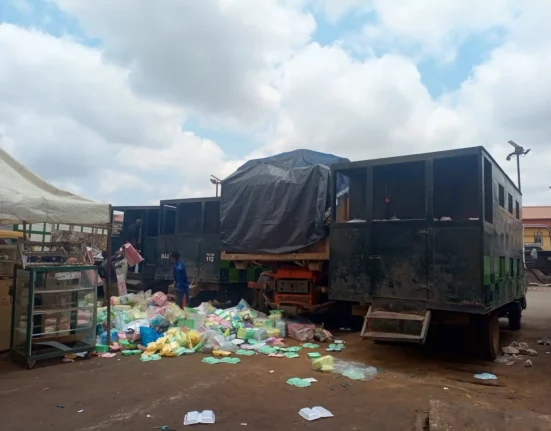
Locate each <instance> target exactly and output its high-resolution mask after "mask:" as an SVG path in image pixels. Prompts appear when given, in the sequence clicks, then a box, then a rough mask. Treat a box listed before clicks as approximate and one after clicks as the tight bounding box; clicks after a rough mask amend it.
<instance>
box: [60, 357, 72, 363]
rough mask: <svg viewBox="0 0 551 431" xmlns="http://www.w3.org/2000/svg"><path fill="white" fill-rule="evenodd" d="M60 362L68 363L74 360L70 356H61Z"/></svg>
mask: <svg viewBox="0 0 551 431" xmlns="http://www.w3.org/2000/svg"><path fill="white" fill-rule="evenodd" d="M61 362H63V363H65V364H70V363H71V362H75V360H74V359H72V358H63V359H62V360H61Z"/></svg>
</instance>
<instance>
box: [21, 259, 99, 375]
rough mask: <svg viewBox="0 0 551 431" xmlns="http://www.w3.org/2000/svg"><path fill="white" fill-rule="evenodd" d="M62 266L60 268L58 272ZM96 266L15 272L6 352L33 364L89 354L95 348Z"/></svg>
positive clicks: (33, 266) (30, 269)
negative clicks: (8, 346)
mask: <svg viewBox="0 0 551 431" xmlns="http://www.w3.org/2000/svg"><path fill="white" fill-rule="evenodd" d="M61 265H63V266H61ZM97 284H98V272H97V266H93V265H81V264H80V265H67V264H60V265H59V266H58V265H52V264H49V265H48V264H45V265H44V266H41V265H40V264H35V265H32V266H31V265H27V266H26V267H20V266H18V267H16V270H15V280H14V297H13V315H12V334H11V352H12V357H13V359H14V360H17V359H22V360H24V361H26V362H27V365H28V366H29V368H32V367H33V366H34V365H35V363H36V361H37V360H42V359H48V358H54V357H60V356H64V355H67V354H74V353H82V352H92V351H93V350H94V349H95V344H96V327H95V321H96V310H97Z"/></svg>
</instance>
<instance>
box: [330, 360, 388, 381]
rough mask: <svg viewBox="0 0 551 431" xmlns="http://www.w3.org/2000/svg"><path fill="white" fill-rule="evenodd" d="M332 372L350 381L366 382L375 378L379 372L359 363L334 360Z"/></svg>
mask: <svg viewBox="0 0 551 431" xmlns="http://www.w3.org/2000/svg"><path fill="white" fill-rule="evenodd" d="M333 372H334V373H336V374H340V375H342V376H344V377H348V378H349V379H352V380H362V381H364V382H367V381H368V380H371V379H373V378H375V376H377V374H378V372H379V370H378V369H377V368H375V367H371V366H369V365H364V364H361V363H359V362H347V361H343V360H342V359H334V365H333Z"/></svg>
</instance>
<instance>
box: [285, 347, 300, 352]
mask: <svg viewBox="0 0 551 431" xmlns="http://www.w3.org/2000/svg"><path fill="white" fill-rule="evenodd" d="M301 350H302V347H300V346H293V347H287V351H288V352H300V351H301Z"/></svg>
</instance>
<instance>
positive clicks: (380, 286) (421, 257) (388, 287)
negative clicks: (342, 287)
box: [371, 220, 431, 301]
mask: <svg viewBox="0 0 551 431" xmlns="http://www.w3.org/2000/svg"><path fill="white" fill-rule="evenodd" d="M430 234H431V233H430V232H429V231H428V230H427V223H426V221H425V220H399V221H388V222H387V221H384V222H383V221H381V222H374V223H373V225H372V236H371V238H372V244H371V256H372V257H377V258H378V259H379V265H377V266H374V267H373V268H372V271H371V274H372V282H373V284H374V286H373V297H374V298H387V299H390V298H392V299H409V300H417V301H426V299H427V291H428V288H429V287H428V262H427V238H428V236H429V235H430Z"/></svg>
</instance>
